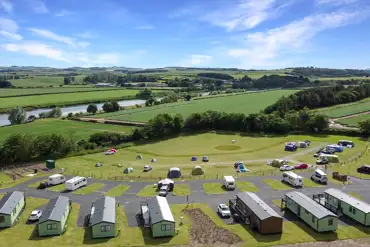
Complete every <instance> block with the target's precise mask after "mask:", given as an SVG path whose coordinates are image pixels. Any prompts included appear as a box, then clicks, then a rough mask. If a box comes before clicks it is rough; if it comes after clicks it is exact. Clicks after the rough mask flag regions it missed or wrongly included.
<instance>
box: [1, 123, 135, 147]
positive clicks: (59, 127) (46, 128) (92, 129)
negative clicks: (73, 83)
mask: <svg viewBox="0 0 370 247" xmlns="http://www.w3.org/2000/svg"><path fill="white" fill-rule="evenodd" d="M132 129H133V127H129V126H120V125H111V124H99V123H88V122H77V121H69V120H58V119H42V120H37V121H35V122H32V123H28V124H21V125H14V126H6V127H0V143H1V142H3V141H4V140H5V139H6V138H7V137H8V136H9V135H11V134H31V135H37V136H39V135H46V134H61V135H63V136H65V137H72V138H73V139H76V140H80V139H88V138H89V137H90V135H91V134H93V133H96V132H100V131H110V132H118V133H127V132H130V131H131V130H132Z"/></svg>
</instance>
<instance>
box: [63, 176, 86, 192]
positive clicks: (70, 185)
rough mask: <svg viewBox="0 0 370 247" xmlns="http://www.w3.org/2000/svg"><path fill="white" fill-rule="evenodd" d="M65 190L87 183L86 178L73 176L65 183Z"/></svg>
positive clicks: (74, 188)
mask: <svg viewBox="0 0 370 247" xmlns="http://www.w3.org/2000/svg"><path fill="white" fill-rule="evenodd" d="M65 185H66V187H65V188H66V190H71V191H73V190H76V189H78V188H80V187H82V186H85V185H87V179H86V178H85V177H74V178H71V179H70V180H68V181H67V182H66V183H65Z"/></svg>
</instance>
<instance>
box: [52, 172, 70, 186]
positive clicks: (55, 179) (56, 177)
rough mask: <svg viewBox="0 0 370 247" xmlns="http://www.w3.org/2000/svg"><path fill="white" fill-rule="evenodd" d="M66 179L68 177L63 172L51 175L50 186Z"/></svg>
mask: <svg viewBox="0 0 370 247" xmlns="http://www.w3.org/2000/svg"><path fill="white" fill-rule="evenodd" d="M65 181H66V177H65V176H64V175H62V174H54V175H51V176H49V179H48V186H52V185H57V184H62V183H64V182H65Z"/></svg>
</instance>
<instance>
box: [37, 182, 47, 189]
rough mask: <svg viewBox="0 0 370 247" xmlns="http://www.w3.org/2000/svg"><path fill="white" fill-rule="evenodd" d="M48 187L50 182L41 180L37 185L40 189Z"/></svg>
mask: <svg viewBox="0 0 370 247" xmlns="http://www.w3.org/2000/svg"><path fill="white" fill-rule="evenodd" d="M47 187H48V182H41V183H40V184H39V186H38V187H37V189H38V190H43V189H46V188H47Z"/></svg>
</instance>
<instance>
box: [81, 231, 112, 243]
mask: <svg viewBox="0 0 370 247" xmlns="http://www.w3.org/2000/svg"><path fill="white" fill-rule="evenodd" d="M110 239H111V237H109V238H92V230H91V227H85V232H84V240H83V244H88V245H94V244H103V243H106V242H108V241H109V240H110Z"/></svg>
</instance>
